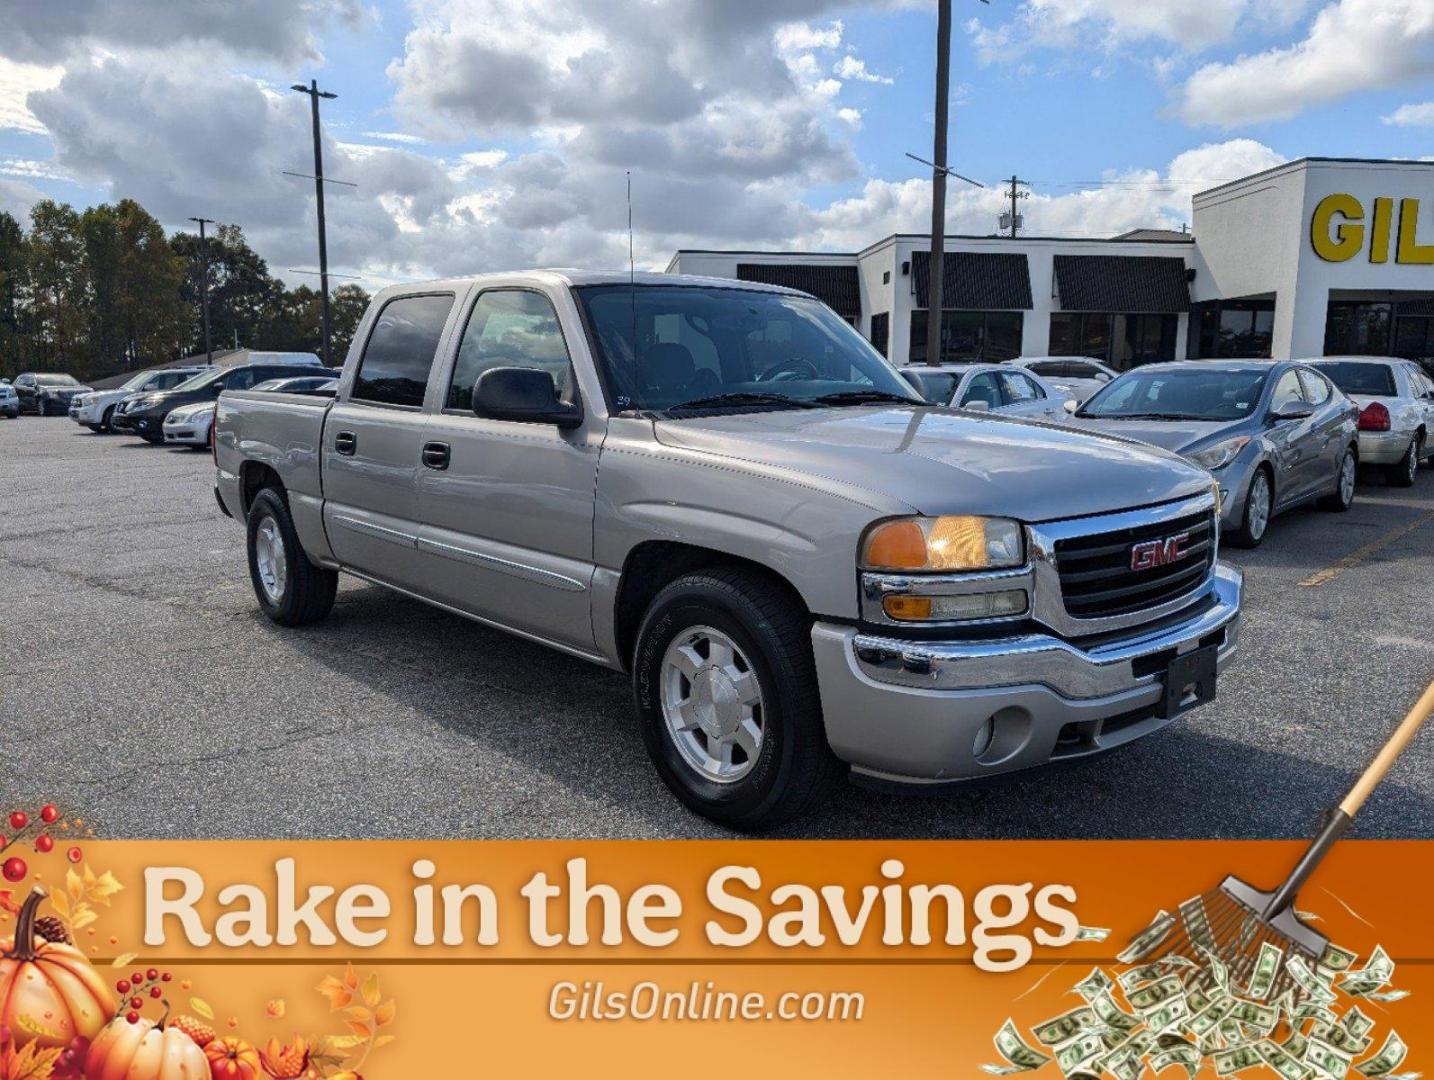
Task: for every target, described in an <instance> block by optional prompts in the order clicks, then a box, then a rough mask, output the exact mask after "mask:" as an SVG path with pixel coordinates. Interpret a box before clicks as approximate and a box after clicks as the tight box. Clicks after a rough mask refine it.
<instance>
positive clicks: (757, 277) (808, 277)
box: [737, 263, 861, 319]
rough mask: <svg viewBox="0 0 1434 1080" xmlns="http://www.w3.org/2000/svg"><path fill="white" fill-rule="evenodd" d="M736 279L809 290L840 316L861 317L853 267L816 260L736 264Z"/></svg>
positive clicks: (859, 295)
mask: <svg viewBox="0 0 1434 1080" xmlns="http://www.w3.org/2000/svg"><path fill="white" fill-rule="evenodd" d="M737 278H738V280H740V281H755V282H758V283H760V284H762V285H783V286H785V287H786V288H788V289H801V290H802V292H807V293H811V294H812V295H813V296H815V297H816V298H817V299H818V300H820V301H822V303H824V304H826V305H827V306H828V307H830V308H831V309H832V310H833V311H835V312H836V313H837V314H838V315H840V316H841V317H842V318H843V319H859V318H861V283H860V282H859V281H858V279H857V273H856V267H855V266H822V265H820V264H817V263H738V264H737Z"/></svg>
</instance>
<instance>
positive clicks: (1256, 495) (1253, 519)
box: [1245, 472, 1270, 540]
mask: <svg viewBox="0 0 1434 1080" xmlns="http://www.w3.org/2000/svg"><path fill="white" fill-rule="evenodd" d="M1245 526H1246V529H1247V530H1248V531H1249V534H1250V538H1251V539H1252V540H1259V539H1260V538H1261V537H1262V536H1264V535H1265V530H1266V529H1268V528H1269V527H1270V481H1269V478H1268V477H1266V476H1265V474H1264V473H1263V472H1257V473H1256V474H1255V478H1254V479H1253V480H1251V481H1250V496H1249V499H1248V500H1247V501H1246V503H1245Z"/></svg>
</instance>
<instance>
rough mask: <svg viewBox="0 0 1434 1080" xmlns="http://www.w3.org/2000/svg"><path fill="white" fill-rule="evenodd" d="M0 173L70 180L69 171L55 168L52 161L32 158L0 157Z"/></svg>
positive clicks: (36, 178) (34, 178)
mask: <svg viewBox="0 0 1434 1080" xmlns="http://www.w3.org/2000/svg"><path fill="white" fill-rule="evenodd" d="M0 174H3V175H5V176H23V177H26V178H28V179H31V180H70V179H72V177H71V176H70V175H69V173H66V172H63V171H62V170H60V169H57V168H55V164H54V162H52V161H35V160H34V159H32V158H0Z"/></svg>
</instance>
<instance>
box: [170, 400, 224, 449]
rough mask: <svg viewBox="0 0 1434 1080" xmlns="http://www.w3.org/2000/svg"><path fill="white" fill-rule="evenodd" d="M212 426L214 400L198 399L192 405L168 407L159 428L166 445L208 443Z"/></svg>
mask: <svg viewBox="0 0 1434 1080" xmlns="http://www.w3.org/2000/svg"><path fill="white" fill-rule="evenodd" d="M213 428H214V402H212V401H198V402H195V403H194V404H192V405H181V406H179V407H178V408H177V409H170V410H169V415H167V416H166V417H165V418H164V425H163V427H162V428H161V430H162V431H163V432H164V444H165V445H166V446H198V447H201V448H203V447H207V446H208V445H209V435H210V432H211V431H212V430H213Z"/></svg>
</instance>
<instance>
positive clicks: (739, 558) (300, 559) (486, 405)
mask: <svg viewBox="0 0 1434 1080" xmlns="http://www.w3.org/2000/svg"><path fill="white" fill-rule="evenodd" d="M215 432H216V435H215V459H216V463H217V487H216V493H217V495H218V499H219V503H220V506H221V507H222V509H223V510H224V512H225V513H226V514H228V515H230V516H231V517H233V518H235V519H237V520H239V521H242V522H244V523H246V526H247V529H248V552H249V570H250V576H251V578H252V580H253V584H254V590H255V593H256V595H257V596H258V600H259V604H260V606H261V607H262V608H263V610H264V611H265V612H266V613H267V614H268V615H269V617H270V618H272V619H274V620H275V621H276V622H279V623H282V624H284V625H288V626H293V625H298V624H301V623H308V622H313V621H315V620H318V619H321V618H323V617H324V616H325V615H326V614H327V613H328V611H329V609H330V607H331V605H332V604H333V601H334V591H335V588H336V584H337V578H338V572H339V571H343V572H346V573H350V574H353V575H355V576H356V577H359V578H363V579H365V580H367V581H370V582H374V583H377V584H380V585H384V586H387V587H389V588H391V589H394V590H397V591H398V592H401V593H405V594H407V595H409V596H413V597H417V598H419V599H421V600H424V601H426V602H428V603H431V604H435V605H437V606H439V607H442V608H445V609H446V610H449V611H452V612H455V613H457V614H459V615H462V616H464V617H467V618H470V619H474V620H476V621H478V622H481V623H484V624H487V625H489V626H494V627H499V628H501V629H504V630H507V631H510V632H512V633H515V634H518V635H521V636H522V637H525V638H528V639H530V640H533V641H537V642H541V643H543V644H545V645H550V646H552V647H553V648H556V649H561V650H562V651H564V652H567V653H571V654H573V655H576V656H580V657H583V658H584V659H587V660H591V661H593V662H595V663H598V664H602V665H605V666H607V667H610V668H614V669H618V670H621V671H624V672H627V673H629V674H630V676H631V678H632V684H633V690H634V695H635V699H636V712H637V718H638V723H639V724H640V725H641V729H642V733H643V737H644V740H645V743H646V745H647V748H648V751H649V753H650V754H651V757H652V760H653V762H654V764H655V765H656V767H657V769H658V771H659V772H660V774H661V775H662V778H663V779H664V780H665V781H666V783H667V784H668V786H669V787H670V788H671V789H672V791H673V792H674V793H675V794H676V795H677V796H678V797H679V798H680V799H681V800H682V801H683V802H684V803H686V804H687V805H688V806H690V807H692V808H693V809H695V810H697V811H698V812H699V813H702V814H705V815H707V816H708V817H710V818H713V819H714V820H717V821H720V822H722V823H725V824H727V825H729V826H731V827H734V828H743V829H755V828H761V827H765V826H769V825H772V824H775V823H777V822H780V821H783V820H787V819H790V818H792V817H794V816H795V815H797V814H800V813H802V812H804V811H806V810H808V809H810V808H812V807H813V806H815V805H816V804H817V803H818V802H819V801H820V800H821V799H822V798H823V797H824V796H825V795H827V794H828V793H830V792H831V790H832V789H833V787H834V786H835V785H836V784H837V783H838V782H839V781H840V780H841V778H843V777H844V776H845V775H847V774H848V772H850V773H853V774H855V775H856V776H857V777H859V778H864V779H865V780H867V781H870V782H875V783H884V784H891V783H899V784H903V785H926V786H938V785H942V784H947V783H952V782H966V781H969V780H972V779H975V778H981V777H987V776H993V775H996V774H1000V773H1009V772H1013V771H1015V770H1018V769H1026V768H1029V767H1031V766H1036V765H1044V764H1046V763H1048V762H1052V761H1056V760H1065V759H1073V758H1078V757H1082V756H1085V755H1089V754H1094V753H1096V752H1099V751H1102V750H1106V749H1109V748H1111V747H1115V746H1118V745H1120V744H1122V743H1126V742H1129V741H1131V740H1132V739H1136V738H1139V737H1140V736H1142V735H1146V734H1149V733H1150V732H1153V731H1155V730H1156V729H1158V728H1160V727H1162V726H1164V725H1165V724H1167V723H1169V722H1170V721H1171V720H1173V719H1174V718H1175V717H1177V716H1179V715H1181V714H1182V713H1184V712H1185V711H1187V710H1188V709H1190V708H1192V707H1193V706H1195V705H1197V704H1199V703H1200V702H1203V701H1206V700H1209V699H1210V698H1211V697H1212V696H1213V694H1214V691H1215V682H1216V675H1217V672H1218V670H1219V669H1220V668H1222V667H1223V666H1224V664H1225V662H1226V661H1227V660H1228V659H1229V658H1230V656H1231V654H1232V653H1233V651H1234V649H1235V646H1236V633H1237V628H1238V620H1239V608H1240V591H1241V579H1240V575H1239V573H1238V572H1237V571H1235V570H1233V569H1231V568H1230V567H1228V566H1226V565H1224V564H1222V563H1221V562H1219V561H1218V558H1217V555H1218V547H1219V516H1220V515H1219V507H1218V506H1217V500H1218V497H1219V496H1218V491H1217V489H1216V487H1215V485H1214V484H1213V483H1212V481H1211V479H1210V476H1209V475H1208V474H1207V473H1205V472H1203V471H1202V470H1199V469H1196V468H1194V467H1192V466H1190V465H1188V464H1186V463H1185V462H1184V461H1182V460H1181V459H1179V458H1177V457H1175V456H1174V455H1171V454H1167V453H1165V452H1164V451H1160V450H1156V449H1153V448H1149V447H1143V446H1139V445H1137V444H1134V443H1131V442H1127V441H1124V440H1119V439H1111V438H1104V437H1099V436H1091V435H1083V434H1078V433H1075V432H1072V431H1067V430H1063V429H1061V428H1058V427H1053V426H1049V425H1045V424H1038V423H1033V422H1024V421H1019V420H1010V419H1001V418H997V417H993V416H990V415H982V414H977V413H966V412H961V411H959V410H955V409H950V408H942V407H936V406H929V405H927V404H925V403H924V402H923V401H922V400H920V398H919V397H918V396H917V394H916V393H915V392H914V391H913V390H912V389H911V387H910V386H909V385H908V384H907V383H906V382H905V381H904V380H903V379H902V378H901V377H900V376H899V375H898V374H897V372H896V371H895V370H894V369H893V368H892V367H891V366H890V365H889V364H888V363H887V362H886V361H885V360H884V359H883V358H882V357H881V356H880V355H879V354H878V353H877V352H876V351H875V350H874V349H873V348H872V347H871V346H870V345H869V344H868V343H867V342H866V341H865V340H864V339H863V338H862V337H861V336H860V335H859V334H858V333H857V332H856V331H855V330H854V329H852V327H851V326H849V325H848V324H847V323H845V322H843V321H842V320H841V319H840V318H839V317H838V316H837V315H836V314H835V313H834V312H832V311H831V309H829V308H827V307H826V306H824V305H823V304H821V303H820V302H818V301H817V300H815V299H813V298H812V297H810V296H807V295H805V294H802V293H798V292H794V291H791V290H787V289H781V288H775V287H767V286H762V285H755V284H747V283H738V282H733V281H721V280H714V279H704V278H692V277H678V276H670V275H656V274H639V275H635V276H629V275H626V274H605V273H586V272H578V271H535V272H525V273H513V274H495V275H488V276H483V277H476V278H460V279H454V280H448V281H435V282H431V283H428V284H423V285H412V286H409V285H405V286H400V287H394V288H389V289H385V290H383V291H382V292H380V293H379V294H378V296H376V297H375V298H374V301H373V304H372V306H371V307H370V308H369V310H368V312H367V314H366V315H365V316H364V320H363V322H362V324H361V325H360V327H359V329H358V332H357V334H356V335H355V337H354V344H353V346H352V348H351V349H350V351H349V356H348V361H347V363H346V364H345V366H344V373H343V377H342V379H341V380H340V383H339V392H338V397H337V399H336V400H332V401H327V400H321V399H314V398H303V397H297V396H291V395H287V394H278V393H257V392H248V393H244V392H240V393H225V394H223V395H222V396H221V397H220V399H219V403H218V411H217V415H216V420H215Z"/></svg>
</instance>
